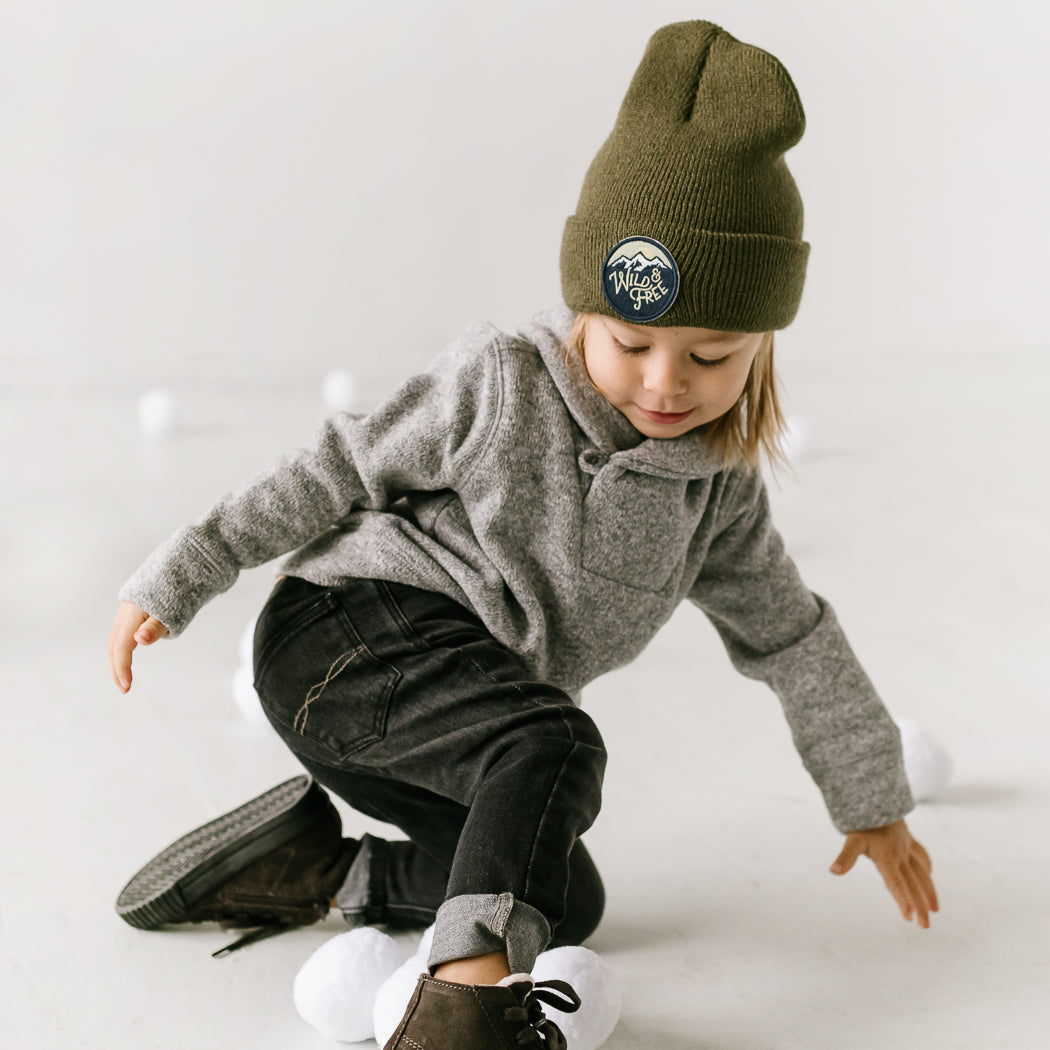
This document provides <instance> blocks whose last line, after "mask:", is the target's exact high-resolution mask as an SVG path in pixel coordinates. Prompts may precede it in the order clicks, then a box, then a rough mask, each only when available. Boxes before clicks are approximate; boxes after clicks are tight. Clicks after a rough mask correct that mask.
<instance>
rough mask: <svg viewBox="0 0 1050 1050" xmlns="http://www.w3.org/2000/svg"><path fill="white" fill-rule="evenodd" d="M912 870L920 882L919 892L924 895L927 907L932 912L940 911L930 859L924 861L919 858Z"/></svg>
mask: <svg viewBox="0 0 1050 1050" xmlns="http://www.w3.org/2000/svg"><path fill="white" fill-rule="evenodd" d="M912 864H913V868H912V870H913V871H914V873H915V878H916V880H917V881H918V885H919V892H920V893H921V894H922V898H923V900H924V901H925V902H926V907H927V908H929V910H930V911H940V910H941V906H940V902H939V901H938V899H937V890H936V888H935V887H934V885H933V879H932V878H931V877H930V868H929V858H926V860H925V861H924V860H922V858H918V859H916V860H914V861H913V862H912Z"/></svg>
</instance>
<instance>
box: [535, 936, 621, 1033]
mask: <svg viewBox="0 0 1050 1050" xmlns="http://www.w3.org/2000/svg"><path fill="white" fill-rule="evenodd" d="M532 976H533V977H534V978H535V979H536V980H537V981H552V980H557V981H567V982H568V983H569V984H571V985H572V987H573V988H574V989H575V991H576V994H577V995H578V996H579V997H580V1000H581V1003H582V1005H581V1006H580V1008H579V1010H577V1011H576V1012H575V1013H571V1014H567V1013H562V1012H561V1011H560V1010H557V1009H555V1007H553V1006H548V1005H547V1004H546V1003H545V1004H544V1006H543V1012H544V1013H545V1014H546V1015H547V1016H548V1017H549V1018H550V1019H551V1020H552V1021H553V1022H554V1023H555V1024H556V1025H557V1026H558V1027H559V1028H560V1029H561V1030H562V1032H563V1033H564V1034H565V1040H566V1042H567V1043H568V1044H569V1046H571V1047H572V1050H597V1048H598V1047H599V1046H601V1045H602V1044H603V1043H604V1042H605V1041H606V1039H608V1038H609V1036H610V1035H612V1031H613V1029H614V1028H615V1027H616V1024H617V1022H618V1021H619V1020H620V1010H621V1009H622V1006H623V1002H622V999H621V996H620V986H619V984H618V983H617V981H616V978H615V977H614V976H613V975H612V972H611V971H610V970H609V968H608V967H607V966H606V965H605V963H604V962H602V960H601V959H600V958H599V956H598V955H596V954H595V953H594V952H592V951H591V950H590V949H589V948H576V947H565V948H552V949H551V950H550V951H546V952H543V953H542V954H541V955H540V957H539V958H538V959H537V960H536V965H535V966H534V967H533V968H532Z"/></svg>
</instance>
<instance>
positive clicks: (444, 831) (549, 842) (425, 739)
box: [255, 577, 606, 972]
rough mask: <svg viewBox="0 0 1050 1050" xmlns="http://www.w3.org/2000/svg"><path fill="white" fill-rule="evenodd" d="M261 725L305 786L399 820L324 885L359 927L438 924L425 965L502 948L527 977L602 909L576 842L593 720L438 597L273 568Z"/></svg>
mask: <svg viewBox="0 0 1050 1050" xmlns="http://www.w3.org/2000/svg"><path fill="white" fill-rule="evenodd" d="M255 682H256V689H257V690H258V693H259V696H260V698H261V700H262V703H263V706H264V708H265V710H266V712H267V715H268V717H269V718H270V721H271V722H272V723H273V725H274V727H275V728H276V730H277V732H278V733H279V734H280V735H281V737H282V739H283V740H284V741H285V743H287V744H288V746H289V747H290V748H291V749H292V751H293V752H294V753H295V755H296V756H297V758H298V759H299V761H300V762H301V763H302V764H303V766H304V767H305V768H306V769H307V770H308V771H309V772H310V773H311V774H312V775H313V777H314V778H315V779H316V780H317V782H318V783H320V784H321V785H323V786H324V787H325V788H327V789H328V790H329V791H331V792H332V793H334V794H335V795H337V796H339V797H340V798H342V799H343V800H344V801H346V802H347V803H348V804H349V805H350V806H352V807H353V808H354V809H357V810H358V811H360V812H361V813H364V814H367V815H368V816H370V817H374V818H376V819H378V820H382V821H385V822H388V823H391V824H394V825H396V826H397V827H399V828H400V829H401V830H402V831H403V832H404V833H405V834H406V835H407V836H408V841H407V842H390V843H388V842H385V841H384V840H380V839H376V838H373V837H371V836H366V838H365V839H364V840H363V841H364V845H363V847H362V850H361V852H360V853H359V854H358V857H357V859H356V860H355V862H354V867H353V868H352V869H351V871H350V874H349V875H348V877H347V883H346V885H345V886H344V889H343V891H341V892H340V895H339V903H340V904H341V906H342V907H343V908H344V911H345V912H346V913H347V915H348V917H349V918H351V919H353V918H354V916H355V915H356V916H357V918H358V919H359V921H363V922H391V921H394V922H396V921H398V920H401V921H406V920H407V921H410V922H411V921H416V922H420V923H427V922H430V921H435V923H436V929H435V937H434V949H433V951H432V953H431V956H430V965H431V967H432V968H433V967H435V966H438V965H440V964H441V963H442V962H447V961H449V960H451V959H457V958H469V957H473V956H476V955H481V954H484V953H486V952H489V951H497V950H503V949H506V951H507V952H508V955H509V956H510V961H511V968H512V970H513V971H515V972H519V971H524V972H528V970H529V969H531V966H532V963H533V961H534V959H535V956H536V954H538V953H539V952H540V951H542V950H543V948H545V947H546V946H547V945H548V944H551V943H554V944H573V943H579V942H580V941H582V940H583V939H584V938H585V937H586V936H587V935H588V934H589V933H591V932H592V931H593V929H594V928H595V927H596V926H597V924H598V920H599V919H600V917H601V913H602V909H603V906H604V891H603V889H602V884H601V879H600V877H599V876H598V873H597V870H596V869H595V867H594V864H593V862H592V861H591V859H590V857H589V855H588V854H587V851H586V850H585V849H584V847H583V845H582V843H580V842H579V841H578V839H579V836H580V835H581V834H582V833H583V832H584V831H585V830H586V829H587V828H588V827H590V825H591V823H592V822H593V820H594V818H595V817H596V816H597V813H598V809H599V807H600V805H601V784H602V776H603V773H604V769H605V757H606V756H605V749H604V745H603V744H602V740H601V737H600V735H599V733H598V730H597V729H596V728H595V726H594V723H593V722H592V721H591V719H590V718H589V717H588V716H587V715H585V714H584V713H583V712H582V711H581V710H580V709H579V708H577V707H576V706H575V705H574V704H573V703H572V701H571V700H570V699H569V697H568V696H567V695H566V694H565V693H563V692H562V691H560V690H558V689H557V688H555V687H553V686H551V685H549V684H547V683H545V682H543V681H539V680H537V679H536V677H535V676H534V675H532V674H531V673H530V672H529V670H528V669H527V668H526V667H525V665H524V663H523V662H522V661H521V660H520V659H519V658H518V657H517V656H516V655H515V654H514V653H513V652H511V651H510V650H508V649H507V648H505V647H504V646H502V645H501V644H500V643H498V642H497V641H496V640H495V639H494V638H493V637H492V636H491V635H490V634H489V633H488V631H486V629H485V627H484V625H483V624H482V623H481V621H480V620H479V619H478V618H477V617H475V616H474V615H473V614H471V613H470V612H469V611H468V610H467V609H465V608H464V607H463V606H461V605H459V604H458V603H456V602H454V601H452V600H451V599H449V598H446V597H444V596H443V595H440V594H436V593H433V592H430V591H424V590H419V589H417V588H414V587H408V586H405V585H402V584H396V583H387V582H384V581H379V580H347V581H346V582H345V584H341V585H340V586H339V587H331V588H328V587H320V586H317V585H315V584H312V583H309V582H307V581H305V580H301V579H297V578H294V577H288V578H286V579H283V580H281V581H279V583H278V584H277V587H276V588H275V590H274V592H273V594H272V595H271V597H270V600H269V601H268V602H267V604H266V606H265V608H264V609H263V611H262V613H261V615H260V617H259V622H258V625H257V627H256V634H255Z"/></svg>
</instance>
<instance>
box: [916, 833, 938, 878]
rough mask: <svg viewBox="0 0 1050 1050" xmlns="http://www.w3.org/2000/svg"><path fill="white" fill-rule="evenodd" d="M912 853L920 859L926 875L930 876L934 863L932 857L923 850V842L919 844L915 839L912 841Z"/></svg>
mask: <svg viewBox="0 0 1050 1050" xmlns="http://www.w3.org/2000/svg"><path fill="white" fill-rule="evenodd" d="M911 843H912V853H913V854H914V855H915V856H916V857H917V858H918V860H919V862H920V863H921V865H922V867H923V869H924V870H925V872H926V874H927V875H929V874H930V872H932V871H933V861H932V860H930V855H929V854H928V853H927V852H926V850H925V849H924V848H923V845H922V843H921V842H917V841H916V840H915V839H912V840H911Z"/></svg>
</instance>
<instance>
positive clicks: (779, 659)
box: [120, 308, 912, 831]
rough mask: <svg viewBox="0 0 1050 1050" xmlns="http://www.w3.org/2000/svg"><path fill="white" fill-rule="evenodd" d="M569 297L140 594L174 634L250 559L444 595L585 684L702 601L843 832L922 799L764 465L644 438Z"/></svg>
mask: <svg viewBox="0 0 1050 1050" xmlns="http://www.w3.org/2000/svg"><path fill="white" fill-rule="evenodd" d="M572 317H573V315H572V313H571V312H570V311H568V310H567V309H565V308H560V309H557V310H553V311H548V312H546V313H544V314H540V315H537V316H536V317H535V318H533V319H532V320H531V321H530V322H529V323H528V324H527V325H525V326H524V327H523V328H522V329H521V330H520V331H519V332H518V333H516V334H507V333H503V332H501V331H498V330H497V329H496V328H494V327H492V326H488V325H482V326H477V327H474V328H471V329H469V330H468V331H467V332H466V333H465V334H464V335H463V336H462V337H461V338H460V339H459V340H458V341H457V342H455V343H454V344H453V345H451V346H450V347H449V348H448V349H447V350H445V351H444V352H443V353H442V354H441V355H439V356H438V358H437V359H436V360H435V361H434V363H433V365H432V366H431V367H430V368H429V369H427V370H426V371H425V372H423V373H422V374H420V375H417V376H415V377H413V378H411V379H409V380H408V381H407V382H406V383H404V384H403V385H402V386H401V387H400V389H398V390H397V391H396V392H395V393H394V394H393V396H392V397H390V398H389V399H388V400H387V401H386V402H385V403H384V404H382V405H381V406H380V407H379V408H377V409H376V410H375V411H374V412H372V413H370V414H369V415H366V416H363V417H361V416H354V415H350V414H336V415H333V416H331V417H329V418H328V419H326V420H325V421H324V423H323V424H322V425H321V427H320V428H319V429H318V430H317V432H316V433H315V434H314V435H313V437H312V439H311V440H310V441H309V442H308V443H307V444H305V445H304V446H303V447H301V448H300V449H298V450H296V451H294V452H292V453H290V454H288V455H286V456H284V457H283V458H282V459H280V460H279V461H278V462H276V463H275V464H273V465H271V466H270V467H269V468H268V469H267V470H265V471H264V472H263V473H262V474H260V475H259V476H257V477H256V478H254V479H253V480H251V481H250V482H248V483H247V484H245V485H243V486H241V487H240V488H238V489H237V490H235V491H234V492H232V493H230V494H229V495H227V496H225V497H224V498H223V499H221V500H219V501H218V502H217V503H216V504H215V505H214V506H213V507H212V508H211V509H210V510H209V511H208V512H207V513H206V514H204V515H203V516H202V517H201V518H199V519H198V520H197V521H195V522H193V523H192V524H190V525H187V526H185V527H184V528H182V529H180V530H179V531H178V532H176V533H175V534H174V535H173V536H172V537H171V538H170V539H168V540H167V541H166V542H165V543H163V544H161V546H160V547H158V548H157V549H156V550H155V551H154V552H153V553H152V554H151V555H150V556H149V558H148V559H147V560H146V562H145V563H144V564H143V565H142V566H141V567H140V568H139V569H138V570H137V571H136V572H135V573H134V575H133V576H132V577H131V578H130V579H129V580H128V581H127V583H126V584H125V585H124V586H123V588H122V589H121V591H120V597H121V598H122V599H126V600H128V601H132V602H135V603H136V604H137V605H138V606H139V607H140V608H142V609H143V610H145V611H146V612H148V613H150V614H151V615H152V616H155V617H157V619H159V620H160V621H161V622H162V623H163V624H164V625H165V626H166V627H167V628H168V631H169V632H170V635H171V636H172V637H175V636H177V635H178V634H180V633H181V632H182V631H183V630H184V629H185V628H186V626H187V625H188V624H189V622H190V621H191V619H192V618H193V616H194V615H195V614H196V612H197V611H198V610H199V609H200V608H201V606H202V605H204V603H205V602H207V601H208V600H210V599H211V598H213V597H214V596H215V595H217V594H220V593H221V592H223V591H225V590H227V589H228V588H229V587H230V586H232V585H233V583H234V581H235V580H236V579H237V575H238V573H239V571H240V570H241V569H242V568H249V567H252V566H256V565H260V564H262V563H263V562H266V561H269V560H271V559H273V558H276V557H278V556H280V555H284V554H288V553H289V552H291V554H290V556H289V557H288V558H287V559H286V560H285V561H284V562H283V563H282V564H281V566H280V571H281V572H283V573H286V574H288V575H294V576H300V577H303V578H305V579H307V580H311V581H313V582H315V583H318V584H322V585H325V586H338V585H339V583H340V581H342V580H345V579H346V578H347V577H354V576H357V577H365V578H373V579H383V580H390V581H394V582H399V583H405V584H409V585H412V586H415V587H421V588H425V589H430V590H434V591H438V592H440V593H442V594H445V595H447V596H448V597H450V598H453V599H454V600H456V601H458V602H460V603H462V604H463V605H464V606H466V607H467V608H468V609H470V610H471V611H472V612H474V613H475V614H476V615H477V616H478V617H479V618H480V619H481V620H482V621H483V622H484V623H485V625H486V627H487V628H488V630H489V631H490V632H491V633H492V634H493V636H494V637H495V638H496V639H497V640H499V641H500V642H502V643H503V644H505V645H507V646H508V647H510V648H511V649H513V650H514V651H515V652H517V653H518V654H520V656H521V657H522V658H523V659H524V660H525V661H526V663H527V664H528V666H529V667H530V669H531V670H532V672H533V673H534V674H535V675H536V676H537V677H539V678H542V679H544V680H546V681H549V682H551V683H552V684H554V685H557V686H559V687H560V688H562V689H564V690H565V691H566V692H567V693H569V694H570V695H572V696H574V697H576V696H577V695H578V693H579V691H580V690H581V689H582V687H583V686H584V685H586V684H587V683H588V682H590V681H592V680H593V679H594V678H596V677H597V676H598V675H601V674H604V673H605V672H607V671H611V670H613V669H614V668H616V667H620V666H623V665H624V664H626V663H628V662H630V661H631V660H633V659H634V658H635V657H636V656H637V655H638V654H639V653H640V652H641V651H642V649H644V648H645V646H646V645H647V644H648V642H649V641H650V640H651V639H652V637H653V635H654V634H655V633H656V632H657V630H659V628H660V627H661V626H662V625H663V624H664V623H666V621H667V620H668V618H669V617H670V616H671V614H672V613H673V612H674V610H675V608H676V607H677V606H678V605H679V604H680V603H681V602H682V601H684V600H686V599H688V600H691V601H692V602H694V603H695V604H696V605H698V606H699V607H700V608H701V609H702V610H703V611H704V613H705V614H706V615H707V616H708V617H709V619H710V620H711V622H712V623H713V624H714V626H715V628H716V629H717V631H718V632H719V634H720V636H721V638H722V640H723V642H724V644H725V646H726V649H727V651H728V653H729V656H730V658H731V660H732V661H733V664H734V665H735V666H736V667H737V669H738V670H740V671H741V672H742V673H743V674H745V675H748V676H750V677H753V678H757V679H760V680H762V681H765V682H767V683H768V684H769V685H770V686H771V687H772V688H773V690H774V691H775V692H776V694H777V695H778V697H779V698H780V701H781V703H782V705H783V708H784V713H785V716H786V718H787V721H788V723H789V725H790V727H791V731H792V735H793V739H794V742H795V745H796V747H797V749H798V751H799V754H800V756H801V758H802V760H803V762H804V764H805V766H806V768H807V769H808V770H809V772H810V774H811V775H812V776H813V778H814V780H815V781H816V783H817V785H818V787H819V788H820V790H821V792H822V794H823V796H824V800H825V802H826V804H827V807H828V810H829V813H830V814H831V817H832V820H833V822H834V823H835V825H836V827H838V828H839V829H840V830H842V831H851V830H857V829H860V828H869V827H878V826H882V825H885V824H888V823H890V822H892V821H894V820H897V819H899V818H900V817H902V816H903V815H904V814H905V813H907V812H908V811H909V810H910V809H911V808H912V799H911V795H910V792H909V789H908V784H907V781H906V779H905V776H904V770H903V761H902V757H901V748H900V738H899V734H898V732H897V729H896V726H895V725H894V723H893V721H892V720H891V718H890V717H889V715H888V714H887V712H886V710H885V708H884V707H883V705H882V703H881V701H880V700H879V698H878V696H877V694H876V692H875V690H874V689H873V687H872V685H871V683H870V682H869V680H868V678H867V676H866V675H865V673H864V671H863V669H862V668H861V666H860V665H859V663H858V662H857V659H856V657H855V656H854V654H853V652H852V650H851V649H850V646H849V643H848V642H847V640H846V638H845V636H844V635H843V632H842V630H841V629H840V627H839V626H838V623H837V622H836V619H835V615H834V613H833V611H832V609H831V608H830V606H829V605H828V604H827V603H826V602H825V601H823V600H822V599H821V598H819V597H817V596H816V595H814V594H812V593H811V592H810V591H809V590H808V589H807V588H806V586H805V585H804V583H803V582H802V580H801V579H800V577H799V574H798V571H797V570H796V568H795V565H794V563H793V562H792V561H791V559H790V558H789V557H788V556H787V555H786V553H785V551H784V546H783V543H782V541H781V539H780V536H779V534H778V533H777V532H776V530H775V529H774V527H773V525H772V522H771V520H770V512H769V505H768V500H767V495H766V490H765V486H764V484H763V482H762V480H761V476H760V475H759V474H758V473H757V472H752V471H748V470H747V469H745V468H743V467H735V468H731V469H727V468H726V467H725V466H724V465H723V464H722V463H721V462H720V461H719V460H717V459H716V457H714V456H713V455H712V453H711V452H710V451H709V449H708V448H707V446H706V445H705V442H704V438H703V432H702V430H696V431H692V432H690V433H688V434H685V435H684V436H682V437H678V438H673V439H658V438H645V437H643V435H641V434H640V433H639V432H638V431H637V430H636V429H635V428H634V427H633V426H632V425H631V424H630V422H629V421H628V420H627V418H626V417H625V416H624V415H623V414H622V413H621V412H620V411H619V410H618V409H616V408H614V407H613V406H612V405H610V404H609V403H608V402H607V401H606V400H605V399H604V398H603V397H602V396H601V395H600V394H599V393H598V392H597V391H596V390H595V389H594V387H593V386H591V384H590V383H589V381H588V379H587V375H586V372H585V370H584V368H583V365H582V363H581V362H580V361H579V359H578V357H577V356H576V355H575V354H574V353H571V352H569V351H567V350H566V345H565V340H566V336H567V333H568V329H569V326H570V324H571V321H572Z"/></svg>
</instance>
